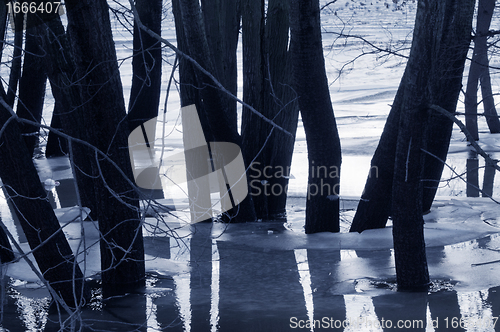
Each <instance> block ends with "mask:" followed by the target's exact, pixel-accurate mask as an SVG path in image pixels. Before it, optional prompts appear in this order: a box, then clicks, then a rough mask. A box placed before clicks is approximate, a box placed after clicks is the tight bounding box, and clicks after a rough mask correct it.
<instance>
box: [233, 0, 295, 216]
mask: <svg viewBox="0 0 500 332" xmlns="http://www.w3.org/2000/svg"><path fill="white" fill-rule="evenodd" d="M243 3H244V6H245V4H246V7H247V8H246V9H245V7H243V11H242V13H243V67H244V68H243V72H244V78H243V85H244V87H243V96H244V100H245V102H247V103H248V104H250V105H253V106H254V108H256V109H257V110H259V111H260V112H261V113H262V114H263V115H265V116H266V117H267V118H268V119H273V121H275V123H276V124H278V125H279V126H281V127H282V128H284V129H285V130H287V131H288V132H289V133H292V135H293V136H292V137H290V135H287V134H285V133H284V132H282V131H278V130H273V128H272V127H271V126H270V125H269V124H268V123H266V122H265V121H263V120H262V119H261V118H259V117H257V116H255V115H254V114H253V113H252V112H250V110H248V109H246V108H243V116H242V138H243V147H244V148H243V149H244V151H245V153H246V154H247V158H248V159H252V160H254V162H253V163H252V167H251V168H250V170H249V180H250V182H251V188H252V196H253V199H254V205H255V208H256V211H257V217H258V218H261V219H274V218H282V217H283V216H284V215H285V211H286V195H287V187H288V178H289V176H290V165H291V158H292V153H293V145H294V143H295V139H294V135H295V132H296V130H297V122H298V105H297V103H296V102H294V101H293V99H294V98H295V97H296V95H295V92H294V91H293V90H292V89H291V88H290V86H291V82H292V70H291V63H290V55H289V51H288V42H289V38H288V37H289V34H288V33H289V3H288V1H284V0H271V1H269V3H268V9H267V17H266V18H265V22H264V21H263V19H264V13H263V12H262V11H263V8H264V4H263V3H261V2H252V1H249V2H248V1H247V2H245V1H243Z"/></svg>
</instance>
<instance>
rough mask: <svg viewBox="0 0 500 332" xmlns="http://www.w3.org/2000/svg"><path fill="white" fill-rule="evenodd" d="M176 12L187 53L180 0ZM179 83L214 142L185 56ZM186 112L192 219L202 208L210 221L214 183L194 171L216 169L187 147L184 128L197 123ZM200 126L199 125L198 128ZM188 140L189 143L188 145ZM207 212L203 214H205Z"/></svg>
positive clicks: (185, 101)
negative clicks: (188, 117) (211, 191)
mask: <svg viewBox="0 0 500 332" xmlns="http://www.w3.org/2000/svg"><path fill="white" fill-rule="evenodd" d="M172 12H173V14H174V18H175V26H176V29H175V33H176V36H177V47H178V48H179V50H181V51H182V52H184V53H189V49H188V46H187V41H186V35H185V33H184V27H183V22H182V14H181V12H180V5H179V0H173V1H172ZM179 82H180V87H179V90H180V99H181V107H182V108H184V107H189V106H191V105H194V106H195V108H196V112H197V115H198V119H199V120H200V125H201V128H202V132H203V135H204V140H205V144H209V142H211V141H213V135H212V133H211V131H210V127H209V125H208V119H207V117H206V112H204V111H203V103H202V101H201V97H200V93H199V90H198V89H197V87H198V86H199V85H198V82H197V80H196V75H195V73H194V69H193V66H192V64H191V63H190V62H189V61H188V60H186V59H184V58H182V57H181V58H180V59H179ZM185 120H186V119H185V118H184V111H183V117H182V121H183V129H184V130H183V141H184V144H185V149H184V155H185V159H186V176H187V179H188V181H189V180H191V181H189V182H188V195H189V208H190V211H191V221H195V220H199V218H203V217H199V214H198V213H197V212H198V211H200V210H201V211H205V216H206V217H207V221H212V202H211V199H210V183H209V182H208V181H207V180H208V179H207V178H205V177H201V178H198V179H197V180H195V177H194V176H193V174H195V173H197V172H198V171H199V173H204V174H208V173H209V172H212V171H213V169H212V168H211V167H210V168H209V164H208V160H207V158H206V156H205V155H204V154H200V153H192V152H193V151H191V153H190V152H189V151H187V150H186V146H189V144H190V143H189V142H187V141H186V140H188V141H189V138H190V136H189V135H188V130H190V129H188V128H184V125H185V124H186V123H189V124H193V121H189V122H187V121H185ZM195 129H197V128H195ZM186 143H187V145H186ZM202 215H203V214H202Z"/></svg>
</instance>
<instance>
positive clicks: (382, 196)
mask: <svg viewBox="0 0 500 332" xmlns="http://www.w3.org/2000/svg"><path fill="white" fill-rule="evenodd" d="M405 75H406V72H405V74H404V75H403V79H402V80H401V83H400V84H399V89H398V92H397V94H396V97H395V98H394V102H393V104H392V108H391V112H390V113H389V116H388V118H387V121H386V122H385V126H384V131H383V132H382V136H381V137H380V141H379V143H378V145H377V149H376V150H375V153H374V155H373V157H372V161H371V166H370V172H369V174H368V178H367V180H366V184H365V188H364V190H363V194H362V195H361V199H360V201H359V204H358V208H357V210H356V214H355V215H354V219H353V221H352V224H351V229H350V232H360V233H361V232H362V231H364V230H365V229H373V228H384V227H385V225H386V223H387V218H388V217H389V215H390V214H391V205H392V181H393V178H394V159H395V157H396V156H395V154H396V143H397V140H398V133H399V120H400V118H401V104H402V101H403V95H404V81H405Z"/></svg>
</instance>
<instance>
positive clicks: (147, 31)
mask: <svg viewBox="0 0 500 332" xmlns="http://www.w3.org/2000/svg"><path fill="white" fill-rule="evenodd" d="M129 2H130V6H131V8H132V11H133V13H134V19H135V22H136V23H137V26H138V27H139V28H140V29H141V30H143V31H145V32H146V33H147V34H149V35H150V36H151V37H153V38H155V39H156V40H158V41H160V42H162V43H164V44H165V45H167V46H168V47H170V49H172V50H173V51H174V52H175V53H176V54H177V55H179V56H182V57H183V58H185V59H186V60H188V61H189V62H191V63H192V64H193V66H194V67H196V68H197V69H198V70H200V71H201V72H202V73H203V74H205V75H207V76H208V77H209V78H210V79H211V80H212V81H213V82H214V84H215V86H216V87H217V88H219V89H220V90H221V91H222V92H224V93H226V94H227V95H228V96H229V97H230V98H231V99H233V100H236V101H237V102H238V103H240V104H241V105H243V106H245V107H247V108H248V109H249V110H250V111H251V112H252V113H254V114H255V115H257V116H258V117H259V118H261V119H262V120H263V121H264V122H267V123H268V124H270V125H271V126H273V127H274V128H276V129H279V130H281V131H282V132H284V133H285V134H287V135H289V136H290V137H294V136H293V135H292V133H290V132H289V131H288V130H286V129H284V128H283V127H281V126H279V125H278V124H276V123H275V122H274V121H272V120H269V119H268V118H267V117H265V116H264V115H262V113H260V112H259V111H257V110H256V109H255V108H253V107H252V106H250V105H248V104H247V103H245V102H244V101H243V100H241V99H239V98H238V97H237V96H235V95H233V94H232V93H231V92H230V91H229V90H227V89H226V88H225V87H224V86H223V85H222V84H221V83H220V82H219V81H218V80H217V79H216V78H215V77H214V76H213V75H212V74H211V73H210V72H209V71H208V70H206V69H205V68H203V67H202V66H201V65H200V64H199V63H198V62H197V61H196V60H195V59H193V58H192V57H190V56H189V55H187V54H186V53H184V52H182V51H181V50H179V49H178V48H177V47H175V46H174V45H173V44H172V43H171V42H169V41H168V40H166V39H165V38H163V37H161V36H159V35H158V34H157V33H155V32H154V31H152V30H151V29H149V28H148V27H147V26H145V25H144V24H143V23H142V22H141V19H140V17H139V14H138V13H137V9H136V8H135V4H134V1H133V0H129Z"/></svg>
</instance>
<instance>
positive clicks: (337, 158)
mask: <svg viewBox="0 0 500 332" xmlns="http://www.w3.org/2000/svg"><path fill="white" fill-rule="evenodd" d="M319 13H320V11H319V1H318V0H313V1H306V0H292V1H291V2H290V28H291V42H290V51H291V61H292V66H293V75H294V80H293V87H294V89H295V91H296V92H297V95H298V98H299V101H298V102H299V108H300V112H301V114H302V122H303V123H304V130H305V132H306V138H307V151H308V157H309V178H308V188H307V203H306V225H305V231H306V233H308V234H309V233H315V232H324V231H330V232H338V231H339V196H338V195H339V189H340V164H341V152H340V140H339V135H338V132H337V125H336V122H335V117H334V115H333V108H332V103H331V100H330V92H329V90H328V81H327V77H326V71H325V60H324V57H323V46H322V42H321V27H320V15H319Z"/></svg>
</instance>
